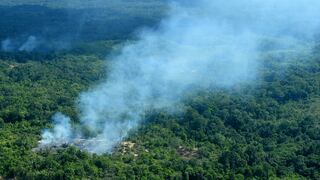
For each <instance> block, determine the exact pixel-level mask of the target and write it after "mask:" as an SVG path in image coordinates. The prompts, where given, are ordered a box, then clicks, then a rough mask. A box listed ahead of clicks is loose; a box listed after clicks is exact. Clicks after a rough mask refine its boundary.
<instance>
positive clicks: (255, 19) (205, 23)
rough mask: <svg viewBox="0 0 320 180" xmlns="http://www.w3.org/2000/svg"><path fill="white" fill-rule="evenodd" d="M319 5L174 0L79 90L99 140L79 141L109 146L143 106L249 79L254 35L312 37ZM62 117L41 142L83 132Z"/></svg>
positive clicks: (311, 0) (300, 0) (85, 120)
mask: <svg viewBox="0 0 320 180" xmlns="http://www.w3.org/2000/svg"><path fill="white" fill-rule="evenodd" d="M319 8H320V2H319V1H317V0H307V1H306V0H290V1H289V0H277V1H276V0H268V1H260V0H243V1H238V0H230V1H225V0H200V1H194V2H187V1H180V2H176V3H173V4H172V5H171V13H170V16H169V17H167V18H166V19H164V20H163V21H162V23H161V25H160V26H159V29H157V30H155V31H151V30H149V31H148V30H145V31H143V32H141V33H140V35H139V39H140V40H139V41H137V42H135V43H133V44H128V45H127V46H125V47H124V48H123V50H122V53H121V54H120V55H119V56H117V57H115V58H114V61H113V62H114V64H113V65H112V70H111V72H110V74H109V77H108V79H107V80H106V81H105V82H104V83H101V84H100V85H99V86H97V87H94V88H93V89H92V90H91V91H88V92H84V93H81V95H80V98H79V109H80V112H81V113H80V120H81V125H83V126H85V127H87V128H89V129H90V130H91V131H93V132H95V134H97V135H96V136H95V137H94V138H88V140H97V141H96V142H97V143H87V144H84V146H83V147H82V148H83V149H84V150H88V151H89V152H92V153H104V152H110V151H111V150H112V148H113V147H114V146H115V145H117V143H119V142H120V141H121V140H122V139H123V138H125V137H126V135H127V133H128V132H129V131H130V130H131V129H133V128H135V127H137V126H138V125H139V122H140V120H141V116H142V115H143V114H144V112H145V110H146V109H148V108H165V107H170V108H171V109H174V104H175V103H177V102H179V100H181V98H183V96H184V94H185V93H186V92H190V91H192V89H193V88H194V87H196V88H206V87H210V86H214V87H230V86H233V85H235V84H238V83H240V82H244V81H245V82H248V81H250V80H252V79H254V78H255V76H256V72H255V70H256V69H257V68H256V67H257V65H258V63H257V61H256V58H257V55H258V50H257V49H258V45H259V39H260V38H261V37H264V36H268V37H269V36H272V37H276V38H282V37H285V38H288V37H289V38H291V39H296V38H303V39H310V38H312V35H313V34H314V32H315V31H316V29H317V27H318V26H317V25H319V20H320V16H319V15H320V11H318V9H319ZM61 118H63V119H65V118H66V117H64V116H62V117H61ZM63 124H64V123H63ZM64 125H66V126H65V127H63V128H62V127H61V123H60V124H57V125H56V126H57V127H56V128H55V129H53V131H46V132H45V133H44V134H43V139H42V141H41V144H40V146H50V145H56V144H61V139H68V138H69V137H70V134H73V137H79V136H80V137H83V135H82V133H81V132H79V131H78V130H74V129H72V128H71V126H70V125H67V124H64ZM59 129H62V132H63V133H62V132H60V131H59ZM64 133H65V135H66V136H65V137H61V136H63V134H64ZM56 137H57V138H56ZM70 141H75V140H70ZM99 142H104V143H99Z"/></svg>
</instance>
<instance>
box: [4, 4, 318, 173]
mask: <svg viewBox="0 0 320 180" xmlns="http://www.w3.org/2000/svg"><path fill="white" fill-rule="evenodd" d="M18 1H19V2H21V1H20V0H16V1H15V2H18ZM30 2H33V1H32V0H30ZM43 2H44V3H49V4H50V2H49V1H46V0H44V1H43ZM133 2H135V1H133ZM31 4H33V3H31ZM20 8H21V7H20ZM29 8H31V9H33V8H35V7H33V6H31V7H29ZM13 9H14V10H19V8H18V7H14V8H13ZM41 9H42V8H40V10H41ZM2 10H3V9H2ZM11 10H12V9H11ZM20 10H21V11H26V10H27V9H20ZM38 10H39V9H38ZM40 10H39V11H40ZM129 10H130V9H128V11H129ZM39 11H36V12H32V13H38V12H39ZM41 11H42V10H41ZM45 11H46V13H48V12H49V11H61V10H56V9H50V10H48V9H45ZM47 11H48V12H47ZM78 11H79V10H78ZM18 12H19V11H18ZM129 12H131V11H129ZM6 13H7V14H8V13H9V14H10V13H12V12H6ZM20 13H21V12H20ZM23 13H25V12H23ZM32 13H31V14H29V15H30V17H31V16H36V15H32ZM30 17H28V16H26V17H24V18H30ZM2 18H3V17H2ZM21 18H22V17H21ZM38 18H42V17H38ZM59 18H60V17H59ZM31 20H32V19H31ZM128 21H129V20H128ZM0 22H1V23H4V22H3V21H2V20H0ZM148 22H149V21H148ZM7 23H9V22H7ZM38 23H41V22H38ZM113 23H114V21H113ZM126 23H127V22H126ZM139 23H141V22H139ZM19 26H20V25H19ZM116 26H117V25H115V27H116ZM128 26H130V27H131V26H133V25H132V24H130V23H129V25H128ZM119 27H120V29H121V28H123V26H122V25H119ZM131 28H132V27H131ZM2 30H3V31H7V30H5V28H4V29H2ZM15 30H17V29H15ZM89 30H90V28H89V29H88V31H89ZM130 30H132V29H130ZM17 31H18V30H17ZM112 31H114V29H113V30H112ZM1 33H3V32H0V34H1ZM7 33H8V32H7ZM100 35H101V34H100ZM100 35H97V36H99V37H98V39H99V41H98V42H96V41H95V42H81V43H79V44H77V45H75V46H74V47H73V48H72V49H71V50H70V51H65V52H59V53H53V52H33V53H27V52H20V53H18V52H11V53H10V52H6V53H5V52H1V53H0V59H1V60H0V179H1V178H8V179H13V178H17V179H320V55H319V54H320V53H319V52H320V49H319V48H315V49H314V50H313V53H309V52H305V53H301V54H296V53H292V52H291V51H289V52H285V51H281V52H279V51H274V50H275V49H273V48H271V47H269V46H271V45H268V44H265V45H264V46H266V47H264V48H265V49H267V50H268V51H267V50H265V51H266V52H262V54H261V57H262V58H261V60H260V66H259V67H260V69H259V70H258V72H259V75H258V78H257V80H256V82H254V83H250V84H243V85H242V86H237V87H234V88H231V89H227V90H226V89H207V90H202V91H198V92H194V93H191V94H190V95H188V96H187V97H186V98H185V100H184V101H183V102H181V104H179V108H180V110H181V113H176V114H170V113H168V112H167V111H164V110H163V111H162V110H157V111H154V110H150V111H149V112H147V113H146V115H145V117H144V119H143V123H141V126H140V128H139V129H137V130H135V131H133V132H131V134H130V135H129V136H128V138H127V139H126V141H127V144H129V145H125V144H122V145H119V147H117V148H115V151H114V153H113V154H105V155H100V156H98V155H95V154H88V153H86V152H82V151H80V150H79V149H77V148H75V147H65V148H61V149H48V150H44V151H41V152H34V151H32V149H33V148H34V147H36V146H37V142H38V140H40V134H41V131H42V130H43V128H46V127H51V125H52V124H51V122H50V117H51V116H52V115H53V114H54V113H55V112H57V111H61V112H63V113H65V114H67V115H69V116H71V117H72V119H73V121H77V120H78V119H77V114H78V112H77V110H76V109H75V101H76V99H77V96H78V94H79V93H80V92H81V91H83V90H86V89H88V88H89V87H90V86H92V85H94V84H96V83H98V82H99V80H101V79H103V78H105V77H106V76H107V74H108V71H107V69H108V60H101V59H102V58H101V57H102V56H104V53H107V52H110V51H111V50H114V49H115V48H116V47H117V46H115V44H119V43H121V41H118V40H116V41H108V40H106V39H108V38H106V37H100ZM2 36H3V37H5V36H7V34H2ZM121 36H123V34H122V35H121ZM123 37H124V36H123ZM91 38H92V39H91ZM95 38H96V37H89V39H91V40H95ZM100 38H102V40H101V39H100ZM103 38H106V39H103ZM125 38H126V37H125ZM125 38H124V39H125ZM120 39H121V38H120ZM268 43H269V44H272V42H268ZM297 51H299V52H300V50H297Z"/></svg>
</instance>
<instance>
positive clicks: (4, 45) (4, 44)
mask: <svg viewBox="0 0 320 180" xmlns="http://www.w3.org/2000/svg"><path fill="white" fill-rule="evenodd" d="M1 50H2V51H6V52H8V51H13V50H14V46H13V44H12V42H11V39H9V38H7V39H5V40H3V41H1Z"/></svg>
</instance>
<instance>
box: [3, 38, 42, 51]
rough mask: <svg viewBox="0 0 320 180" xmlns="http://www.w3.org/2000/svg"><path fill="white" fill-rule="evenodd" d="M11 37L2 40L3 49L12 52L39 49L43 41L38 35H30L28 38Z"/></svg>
mask: <svg viewBox="0 0 320 180" xmlns="http://www.w3.org/2000/svg"><path fill="white" fill-rule="evenodd" d="M21 39H22V40H21ZM21 39H20V38H16V39H10V38H7V39H5V40H3V41H1V51H5V52H11V51H26V52H32V51H34V50H35V49H37V48H38V47H39V46H40V45H41V43H42V42H40V41H39V39H38V38H37V37H36V36H32V35H31V36H28V38H27V39H24V38H21Z"/></svg>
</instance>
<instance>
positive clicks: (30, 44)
mask: <svg viewBox="0 0 320 180" xmlns="http://www.w3.org/2000/svg"><path fill="white" fill-rule="evenodd" d="M38 46H39V41H38V39H37V38H36V37H35V36H29V37H28V39H27V41H26V42H25V43H23V44H22V45H21V47H20V48H19V51H27V52H31V51H33V50H35V49H36V48H37V47H38Z"/></svg>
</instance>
